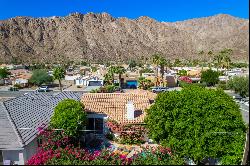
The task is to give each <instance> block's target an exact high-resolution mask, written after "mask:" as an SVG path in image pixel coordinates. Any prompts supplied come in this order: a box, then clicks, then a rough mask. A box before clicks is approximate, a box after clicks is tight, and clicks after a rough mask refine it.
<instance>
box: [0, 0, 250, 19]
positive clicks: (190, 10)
mask: <svg viewBox="0 0 250 166" xmlns="http://www.w3.org/2000/svg"><path fill="white" fill-rule="evenodd" d="M248 6H249V1H248V0H0V20H4V19H7V18H11V17H15V16H33V17H45V16H46V17H47V16H66V15H68V14H69V13H72V12H80V13H84V14H85V13H87V12H94V13H101V12H107V13H109V14H111V15H112V16H114V17H128V18H132V19H134V18H138V17H139V16H149V17H152V18H154V19H156V20H158V21H168V22H173V21H181V20H185V19H190V18H198V17H205V16H212V15H216V14H220V13H223V14H230V15H233V16H236V17H241V18H249V16H248V15H249V7H248Z"/></svg>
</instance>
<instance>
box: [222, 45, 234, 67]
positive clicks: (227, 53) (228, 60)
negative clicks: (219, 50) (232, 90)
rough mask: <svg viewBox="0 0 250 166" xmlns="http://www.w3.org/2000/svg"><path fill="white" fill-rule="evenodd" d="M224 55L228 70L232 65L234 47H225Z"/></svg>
mask: <svg viewBox="0 0 250 166" xmlns="http://www.w3.org/2000/svg"><path fill="white" fill-rule="evenodd" d="M223 52H224V57H223V61H224V63H225V64H224V66H225V67H226V69H227V70H228V69H229V67H230V63H231V58H230V57H231V55H232V54H233V50H232V49H228V48H226V49H224V50H223Z"/></svg>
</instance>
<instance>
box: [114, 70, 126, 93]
mask: <svg viewBox="0 0 250 166" xmlns="http://www.w3.org/2000/svg"><path fill="white" fill-rule="evenodd" d="M125 72H126V69H125V68H124V67H122V66H116V67H115V73H116V74H118V75H119V86H120V88H122V84H121V80H122V74H124V73H125Z"/></svg>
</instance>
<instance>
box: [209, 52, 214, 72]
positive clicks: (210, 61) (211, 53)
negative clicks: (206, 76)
mask: <svg viewBox="0 0 250 166" xmlns="http://www.w3.org/2000/svg"><path fill="white" fill-rule="evenodd" d="M213 54H214V53H213V51H211V50H210V51H208V53H207V55H208V57H209V61H208V66H209V68H211V63H212V56H213Z"/></svg>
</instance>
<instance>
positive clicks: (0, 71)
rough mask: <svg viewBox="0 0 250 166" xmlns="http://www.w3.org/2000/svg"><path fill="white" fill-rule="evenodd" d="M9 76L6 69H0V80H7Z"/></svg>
mask: <svg viewBox="0 0 250 166" xmlns="http://www.w3.org/2000/svg"><path fill="white" fill-rule="evenodd" d="M9 75H10V72H9V71H8V69H7V68H0V79H3V78H7V77H8V76H9Z"/></svg>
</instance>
